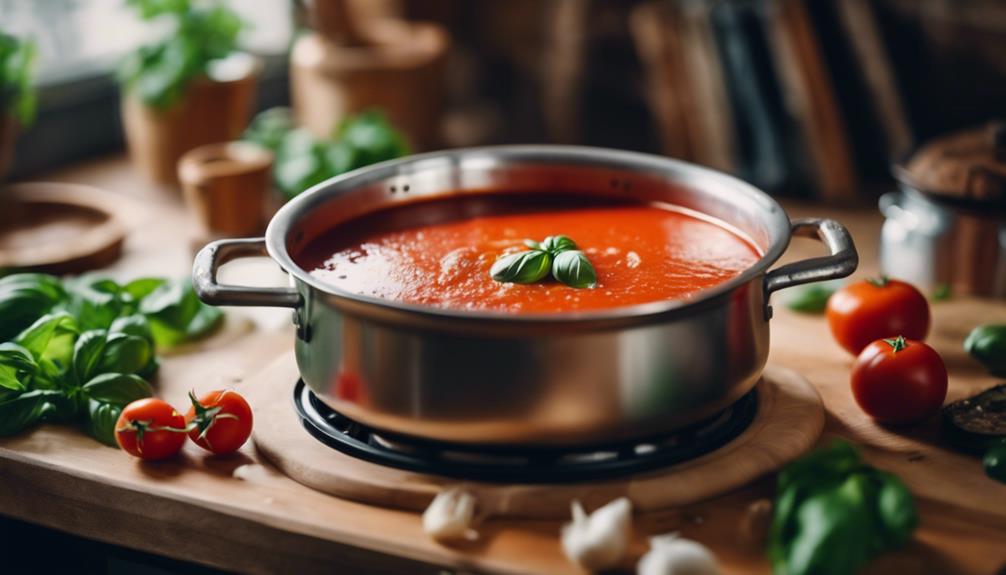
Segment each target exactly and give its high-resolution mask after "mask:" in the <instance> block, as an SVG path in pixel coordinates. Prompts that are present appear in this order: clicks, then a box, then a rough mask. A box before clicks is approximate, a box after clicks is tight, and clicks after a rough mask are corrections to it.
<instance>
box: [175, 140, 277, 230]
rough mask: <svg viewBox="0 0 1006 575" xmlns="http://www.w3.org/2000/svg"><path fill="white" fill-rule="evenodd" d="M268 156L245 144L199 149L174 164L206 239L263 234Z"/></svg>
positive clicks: (268, 185)
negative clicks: (176, 165)
mask: <svg viewBox="0 0 1006 575" xmlns="http://www.w3.org/2000/svg"><path fill="white" fill-rule="evenodd" d="M272 162H273V156H272V152H270V151H269V150H266V149H265V148H262V147H260V146H257V145H255V144H249V143H246V142H227V143H223V144H209V145H206V146H200V147H198V148H196V149H194V150H191V151H189V152H187V153H186V154H185V155H184V156H182V159H181V161H179V163H178V179H179V181H181V183H182V189H183V190H184V194H185V202H186V204H187V205H188V207H189V209H190V210H191V211H192V212H193V213H194V214H195V216H196V218H197V219H198V220H199V223H200V225H201V226H202V228H203V232H204V234H206V235H208V236H211V237H220V236H248V235H255V234H259V233H261V232H262V230H264V229H265V224H266V218H265V211H266V206H267V204H268V200H269V192H270V190H271V183H272V177H271V175H272Z"/></svg>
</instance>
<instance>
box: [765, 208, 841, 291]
mask: <svg viewBox="0 0 1006 575" xmlns="http://www.w3.org/2000/svg"><path fill="white" fill-rule="evenodd" d="M791 226H792V234H793V236H795V237H805V238H817V239H819V240H821V242H823V243H824V245H826V246H828V251H829V252H831V253H830V255H827V256H823V257H817V258H811V259H809V260H801V261H798V262H793V263H790V264H786V265H784V266H781V267H778V268H776V269H774V270H772V271H770V272H768V274H766V275H765V295H766V296H768V295H769V294H771V293H772V292H774V291H777V290H781V289H786V288H788V287H792V286H796V285H800V284H805V283H810V282H818V281H825V280H833V279H838V278H844V277H845V276H847V275H849V274H851V273H852V272H854V271H856V266H858V265H859V254H858V253H856V245H855V244H854V243H853V242H852V236H851V235H849V230H847V229H845V226H843V225H842V224H840V223H838V222H836V221H835V220H828V219H823V218H806V219H800V220H793V221H792V223H791ZM766 299H767V297H766Z"/></svg>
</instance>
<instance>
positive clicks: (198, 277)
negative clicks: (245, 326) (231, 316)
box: [192, 238, 301, 308]
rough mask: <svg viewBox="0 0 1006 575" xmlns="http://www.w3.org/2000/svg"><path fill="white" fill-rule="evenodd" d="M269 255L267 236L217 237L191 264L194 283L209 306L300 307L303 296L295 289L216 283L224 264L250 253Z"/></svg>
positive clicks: (200, 297)
mask: <svg viewBox="0 0 1006 575" xmlns="http://www.w3.org/2000/svg"><path fill="white" fill-rule="evenodd" d="M265 255H269V254H268V252H267V251H266V247H265V238H248V239H240V240H217V241H215V242H211V243H209V244H207V245H206V246H205V247H203V249H201V250H199V253H198V254H196V259H195V262H194V263H193V264H192V286H193V287H194V288H195V290H196V295H197V296H199V299H201V300H203V301H204V302H206V303H208V304H210V305H242V306H265V307H292V308H297V307H300V304H301V298H300V294H299V293H297V290H295V289H293V288H275V287H274V288H270V287H243V286H232V285H221V284H218V283H217V270H218V269H220V266H222V265H224V264H225V263H227V262H229V261H231V260H235V259H238V258H243V257H248V256H265Z"/></svg>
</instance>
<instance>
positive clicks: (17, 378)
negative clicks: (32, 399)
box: [0, 342, 38, 391]
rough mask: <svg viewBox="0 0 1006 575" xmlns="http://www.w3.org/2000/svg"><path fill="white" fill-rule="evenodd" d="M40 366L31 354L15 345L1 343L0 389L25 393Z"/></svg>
mask: <svg viewBox="0 0 1006 575" xmlns="http://www.w3.org/2000/svg"><path fill="white" fill-rule="evenodd" d="M37 372H38V365H37V364H36V363H35V359H34V358H33V357H32V355H31V353H30V352H29V351H28V350H27V349H25V348H23V347H21V346H20V345H17V344H15V343H11V342H6V343H0V388H4V389H8V390H11V391H25V390H26V389H27V388H28V384H29V383H30V382H31V379H32V377H34V375H35V374H36V373H37Z"/></svg>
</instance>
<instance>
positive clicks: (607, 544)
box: [562, 497, 632, 571]
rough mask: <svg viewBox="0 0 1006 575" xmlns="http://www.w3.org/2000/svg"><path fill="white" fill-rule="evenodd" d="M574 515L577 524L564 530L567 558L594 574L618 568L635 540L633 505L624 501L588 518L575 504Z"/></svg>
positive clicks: (563, 546)
mask: <svg viewBox="0 0 1006 575" xmlns="http://www.w3.org/2000/svg"><path fill="white" fill-rule="evenodd" d="M572 511H573V522H572V523H567V524H566V525H564V526H563V528H562V550H563V551H564V552H565V553H566V557H568V558H569V559H570V560H571V561H573V562H574V563H576V564H577V565H579V566H581V567H583V568H584V569H588V570H591V571H598V570H601V569H607V568H609V567H613V566H615V565H617V564H618V562H619V561H621V559H622V557H624V556H625V551H626V549H627V548H628V546H629V538H630V537H631V536H632V502H630V501H629V500H628V499H626V498H625V497H620V498H618V499H616V500H614V501H612V502H611V503H608V504H607V505H605V506H604V507H601V508H600V509H598V510H597V511H594V512H593V513H591V514H590V515H587V513H586V512H584V510H583V506H582V505H580V502H579V501H574V502H573V505H572Z"/></svg>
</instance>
